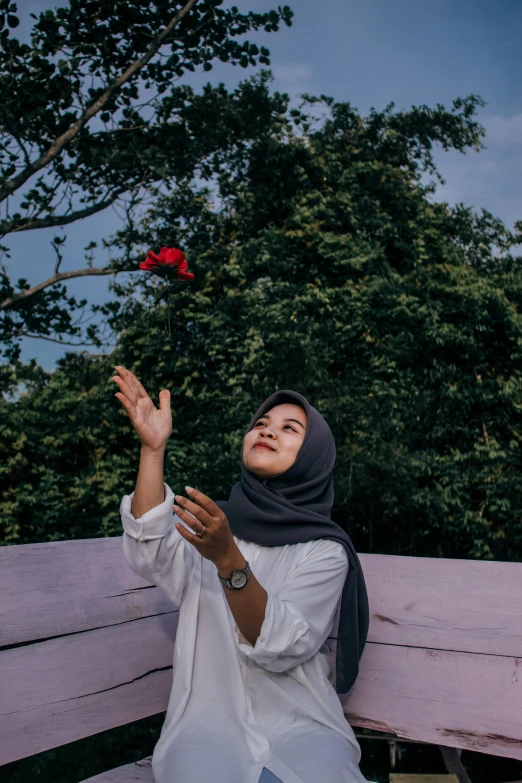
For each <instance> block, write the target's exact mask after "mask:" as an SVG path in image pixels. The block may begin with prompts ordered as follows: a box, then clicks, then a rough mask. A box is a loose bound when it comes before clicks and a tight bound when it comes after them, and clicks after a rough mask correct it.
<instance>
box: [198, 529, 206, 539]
mask: <svg viewBox="0 0 522 783" xmlns="http://www.w3.org/2000/svg"><path fill="white" fill-rule="evenodd" d="M204 532H205V528H203V530H202V531H201V533H198V532H197V531H196V535H197V536H199V537H200V538H201V536H202V535H203V533H204Z"/></svg>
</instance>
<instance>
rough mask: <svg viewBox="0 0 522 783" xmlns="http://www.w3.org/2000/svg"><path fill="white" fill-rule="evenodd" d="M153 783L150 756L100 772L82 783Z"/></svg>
mask: <svg viewBox="0 0 522 783" xmlns="http://www.w3.org/2000/svg"><path fill="white" fill-rule="evenodd" d="M131 781H139V783H154V775H153V774H152V756H147V758H145V759H141V761H136V762H135V763H134V764H125V765H124V766H123V767H116V768H115V769H111V770H109V771H108V772H102V773H101V774H100V775H95V776H94V777H93V778H87V779H86V780H83V781H82V783H131Z"/></svg>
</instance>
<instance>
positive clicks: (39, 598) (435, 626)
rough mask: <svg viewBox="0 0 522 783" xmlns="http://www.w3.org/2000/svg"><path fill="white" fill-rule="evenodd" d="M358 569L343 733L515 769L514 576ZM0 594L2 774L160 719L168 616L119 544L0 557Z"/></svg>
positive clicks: (422, 563)
mask: <svg viewBox="0 0 522 783" xmlns="http://www.w3.org/2000/svg"><path fill="white" fill-rule="evenodd" d="M360 559H361V563H362V566H363V568H364V572H365V576H366V581H367V585H368V592H369V599H370V608H371V612H372V614H371V623H370V630H369V636H368V644H367V647H366V649H365V651H364V654H363V658H362V660H361V671H360V675H359V678H358V680H357V682H356V684H355V686H354V688H353V689H352V691H351V692H350V694H349V696H348V698H347V699H346V700H345V702H344V705H343V706H344V709H345V712H346V715H347V718H348V720H349V721H350V723H351V724H352V725H353V726H364V727H367V728H374V729H378V730H382V731H386V732H390V733H392V734H395V735H397V736H399V737H404V738H408V739H417V740H421V741H425V742H432V743H437V744H443V745H444V744H445V745H450V746H453V747H460V748H469V749H471V750H478V751H482V752H486V753H492V754H498V755H501V756H510V757H513V758H520V759H522V676H521V675H522V613H521V610H520V607H521V606H522V564H518V563H500V562H490V561H488V562H484V561H482V562H478V561H469V560H442V559H438V558H410V557H392V556H388V555H364V554H361V555H360ZM0 595H1V596H2V601H1V604H0V645H3V647H0V764H6V763H8V762H10V761H14V760H16V759H20V758H23V757H26V756H29V755H32V754H34V753H39V752H41V751H43V750H47V749H49V748H53V747H57V746H59V745H63V744H66V743H68V742H73V741H74V740H77V739H81V738H83V737H86V736H90V735H93V734H97V733H99V732H102V731H105V730H107V729H110V728H114V727H116V726H121V725H124V724H126V723H130V722H133V721H136V720H139V719H141V718H144V717H147V716H149V715H153V714H156V713H158V712H162V711H165V710H166V708H167V701H168V696H169V693H170V687H171V683H172V664H173V661H172V649H173V643H174V638H175V633H176V628H177V618H178V611H177V608H176V607H174V606H173V605H172V604H171V603H170V602H169V601H168V599H167V598H166V596H164V595H163V593H162V592H161V590H159V589H158V588H156V587H155V586H153V585H150V584H149V583H148V582H146V581H145V580H143V579H142V578H141V577H139V576H137V575H136V574H134V573H133V571H132V570H131V569H130V568H129V566H128V565H127V563H126V562H125V559H124V556H123V550H122V539H121V537H115V538H108V539H85V540H79V541H66V542H57V543H49V544H35V545H32V544H27V545H24V546H17V547H3V548H0ZM20 644H21V645H22V646H15V647H13V645H20ZM126 766H129V765H126ZM145 769H146V767H143V768H142V772H143V774H145ZM113 773H114V775H116V774H119V773H117V770H113V771H112V773H111V774H113ZM106 774H109V773H106ZM122 774H123V773H122ZM140 774H141V773H140ZM98 777H99V776H98ZM124 779H125V778H124ZM127 779H129V780H130V779H136V780H140V779H141V778H139V777H137V778H131V777H129V778H127ZM144 779H147V780H148V779H149V778H144ZM150 779H151V778H150ZM100 780H101V778H100ZM103 780H104V781H105V780H107V783H109V780H114V781H116V780H119V778H117V777H114V778H112V779H111V778H107V779H105V778H103Z"/></svg>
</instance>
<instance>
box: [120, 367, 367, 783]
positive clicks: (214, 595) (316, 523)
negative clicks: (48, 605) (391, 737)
mask: <svg viewBox="0 0 522 783" xmlns="http://www.w3.org/2000/svg"><path fill="white" fill-rule="evenodd" d="M116 369H117V371H118V373H119V375H116V376H114V378H113V380H114V381H115V383H117V385H118V387H119V392H118V393H117V394H116V395H115V396H116V397H117V398H118V399H119V400H120V401H121V402H122V404H123V406H124V407H125V409H126V411H127V413H128V415H129V417H130V419H131V421H132V424H133V426H134V428H135V430H136V433H137V435H138V437H139V439H140V441H141V458H140V467H139V473H138V478H137V482H136V488H135V490H134V492H133V493H132V494H130V495H125V496H124V497H123V500H122V503H121V509H120V511H121V519H122V525H123V530H124V535H123V548H124V553H125V557H126V559H127V562H128V563H129V565H130V567H131V568H132V569H133V570H134V571H135V572H136V573H138V574H140V575H141V576H142V577H144V578H145V579H147V580H148V581H150V582H153V583H154V584H156V585H157V586H158V587H161V588H162V590H164V591H165V593H166V594H167V595H168V596H169V598H170V599H171V600H172V602H173V603H174V604H175V605H176V606H178V607H179V610H180V613H179V623H178V630H177V634H176V640H175V645H174V665H173V670H174V677H173V683H172V691H171V694H170V699H169V704H168V709H167V713H166V718H165V722H164V724H163V727H162V730H161V735H160V738H159V740H158V743H157V744H156V746H155V748H154V754H153V758H152V768H153V772H154V778H155V780H156V783H202V781H212V783H276V781H280V782H281V783H324V782H325V781H328V783H363V782H364V781H365V778H364V777H363V775H362V774H361V772H360V770H359V767H358V763H359V760H360V756H361V751H360V747H359V744H358V742H357V740H356V738H355V735H354V732H353V730H352V728H351V726H350V725H349V723H348V722H347V720H346V718H345V717H344V714H343V710H342V706H341V703H340V701H339V697H338V695H337V694H338V693H340V692H344V691H348V690H349V688H350V687H351V685H352V684H353V681H354V680H355V678H356V676H357V671H358V662H359V658H360V655H361V654H362V650H363V648H364V644H365V641H366V633H367V629H368V602H367V595H366V589H365V585H364V577H363V576H362V571H361V569H360V563H359V561H358V558H357V555H356V553H355V550H354V549H353V545H352V544H351V542H350V540H349V538H348V536H347V534H346V533H345V532H344V531H342V529H341V528H340V527H339V526H338V525H336V524H335V523H334V522H332V520H331V518H330V511H331V505H332V502H333V477H332V471H333V465H334V462H335V444H334V441H333V436H332V433H331V431H330V428H329V427H328V425H327V423H326V422H325V420H324V419H323V417H322V416H321V415H320V414H319V412H318V411H317V410H316V409H315V408H314V407H313V406H311V405H310V404H309V403H308V401H307V400H306V399H305V398H304V397H303V396H302V395H300V394H298V393H297V392H292V391H289V390H285V391H280V392H276V393H275V394H272V395H271V396H270V397H268V399H267V400H265V402H264V403H263V405H261V406H260V408H259V410H258V411H257V413H256V415H255V416H254V418H253V419H252V420H251V422H250V424H249V426H248V428H247V431H246V434H245V437H244V440H243V447H242V459H241V462H242V467H241V481H240V482H238V483H237V484H235V485H234V486H233V488H232V491H231V493H230V497H229V500H228V501H220V502H218V503H215V502H214V501H213V500H211V499H210V498H209V497H208V496H206V495H205V494H203V493H202V492H200V491H198V490H194V489H192V488H191V487H185V490H186V493H187V496H183V495H176V496H175V498H174V494H173V492H172V490H171V488H170V487H169V486H168V485H167V484H165V483H164V481H163V461H164V452H165V445H166V442H167V440H168V438H169V437H170V434H171V432H172V415H171V410H170V393H169V391H168V390H166V389H163V390H162V391H161V392H160V395H159V398H160V406H159V409H156V407H155V406H154V404H153V403H152V401H151V399H150V398H149V397H148V395H147V393H146V391H145V389H144V388H143V386H142V384H141V383H140V382H139V381H138V379H137V378H136V377H135V376H134V375H133V373H131V372H130V371H129V370H127V369H125V368H124V367H122V366H117V367H116ZM216 448H219V443H216ZM174 500H175V501H176V504H174ZM173 509H174V510H175V512H176V513H175V514H174V515H173V513H172V511H173ZM337 625H338V626H339V631H338V638H339V645H338V647H337V658H336V663H337V666H336V667H333V668H336V672H332V671H331V668H332V667H331V666H330V663H329V660H330V650H329V647H328V643H327V639H328V637H329V636H331V635H333V634H334V633H335V630H336V628H337ZM339 679H340V680H341V682H342V687H341V689H340V690H339V687H338V685H339ZM336 682H337V685H335V684H334V683H336ZM336 687H337V691H336Z"/></svg>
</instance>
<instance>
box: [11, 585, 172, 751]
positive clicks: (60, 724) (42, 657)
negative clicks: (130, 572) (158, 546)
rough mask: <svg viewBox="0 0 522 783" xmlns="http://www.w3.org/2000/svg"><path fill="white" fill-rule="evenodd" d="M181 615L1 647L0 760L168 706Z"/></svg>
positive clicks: (165, 615)
mask: <svg viewBox="0 0 522 783" xmlns="http://www.w3.org/2000/svg"><path fill="white" fill-rule="evenodd" d="M155 590H156V591H157V588H155ZM158 592H159V591H158ZM178 616H179V612H178V610H174V611H173V612H171V613H170V614H163V615H161V616H159V617H149V618H144V619H142V620H134V621H132V622H128V623H124V624H122V625H118V626H116V627H112V628H100V629H98V630H94V631H89V632H86V633H80V634H74V635H72V636H65V637H62V638H60V639H52V640H49V641H46V642H37V643H35V644H32V645H28V646H26V647H19V648H16V649H12V650H6V651H4V652H3V653H0V764H7V763H8V762H10V761H16V760H17V759H21V758H25V757H26V756H29V755H32V754H34V753H40V752H42V751H44V750H48V749H49V748H55V747H58V746H60V745H65V744H67V743H69V742H74V741H75V740H79V739H83V737H89V736H91V735H93V734H98V733H99V732H101V731H106V730H108V729H112V728H115V727H116V726H123V725H125V724H126V723H130V722H132V721H136V720H141V719H142V718H146V717H149V716H150V715H156V714H157V713H158V712H165V711H166V709H167V703H168V697H169V694H170V690H171V688H172V666H173V645H174V639H175V635H176V629H177V623H178Z"/></svg>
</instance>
